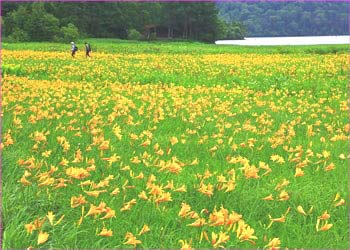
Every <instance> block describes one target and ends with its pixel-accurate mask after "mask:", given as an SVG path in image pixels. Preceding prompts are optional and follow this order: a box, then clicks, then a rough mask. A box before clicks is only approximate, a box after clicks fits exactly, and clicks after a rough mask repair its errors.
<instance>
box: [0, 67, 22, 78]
mask: <svg viewBox="0 0 350 250" xmlns="http://www.w3.org/2000/svg"><path fill="white" fill-rule="evenodd" d="M5 74H8V75H16V76H24V75H26V71H25V70H24V69H23V68H22V67H21V66H20V65H11V64H3V65H2V67H1V76H2V77H4V75H5Z"/></svg>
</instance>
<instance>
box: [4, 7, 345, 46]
mask: <svg viewBox="0 0 350 250" xmlns="http://www.w3.org/2000/svg"><path fill="white" fill-rule="evenodd" d="M348 7H349V3H344V2H343V3H341V2H337V3H330V2H326V3H325V2H313V3H310V2H307V3H302V2H251V3H240V2H108V3H107V2H3V3H2V16H3V18H2V36H3V37H4V38H5V39H4V40H6V41H10V42H20V41H22V42H23V41H57V42H70V41H73V40H76V39H78V38H82V37H94V38H120V39H130V40H156V39H163V40H165V39H167V40H169V39H181V40H196V41H204V42H213V41H215V40H220V39H229V40H234V39H243V38H244V37H245V36H302V35H306V36H314V35H345V34H348V30H349V29H348V19H347V17H348V13H347V12H348V9H349V8H348Z"/></svg>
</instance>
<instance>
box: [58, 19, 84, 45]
mask: <svg viewBox="0 0 350 250" xmlns="http://www.w3.org/2000/svg"><path fill="white" fill-rule="evenodd" d="M61 38H62V42H72V41H75V40H77V39H78V38H79V30H78V28H77V27H76V26H75V25H74V24H72V23H69V24H68V25H67V26H65V27H62V28H61ZM55 39H57V37H55Z"/></svg>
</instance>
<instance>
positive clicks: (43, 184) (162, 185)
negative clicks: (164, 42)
mask: <svg viewBox="0 0 350 250" xmlns="http://www.w3.org/2000/svg"><path fill="white" fill-rule="evenodd" d="M45 46H46V47H45ZM57 46H58V49H57V50H54V49H50V47H49V45H45V44H42V46H40V47H41V49H40V50H37V49H36V47H35V46H34V45H33V48H32V49H31V48H30V44H29V45H25V46H24V45H23V48H22V49H21V45H16V46H14V47H11V45H6V44H5V45H4V46H3V49H2V64H3V79H2V112H3V117H2V118H3V121H2V143H1V149H2V185H3V186H2V191H3V193H2V214H3V223H4V225H3V226H4V234H3V247H7V248H8V247H16V248H26V247H45V248H46V247H54V248H67V247H69V248H73V247H94V248H107V247H109V248H111V247H131V248H132V247H145V248H146V247H147V248H151V247H173V248H180V247H182V248H190V247H193V248H198V247H202V248H220V247H238V248H255V247H266V248H269V249H278V248H279V247H288V248H293V247H299V248H300V247H309V248H310V247H328V248H334V247H344V248H345V247H349V237H348V235H349V221H348V209H349V193H348V185H349V183H348V168H347V166H348V159H349V158H350V152H349V135H350V125H349V119H348V112H349V106H348V103H347V100H348V94H347V82H348V78H347V77H348V68H349V60H348V55H347V54H346V53H342V52H340V53H327V52H326V53H322V54H321V53H314V52H308V51H307V49H305V50H303V49H298V50H296V52H293V49H290V48H289V49H288V53H279V52H278V50H272V51H271V53H268V51H266V49H264V48H254V49H251V50H249V51H246V52H244V53H242V51H240V50H241V48H239V47H238V48H234V47H225V48H224V49H221V48H220V49H216V48H217V47H215V46H214V45H206V46H204V45H199V44H192V45H188V47H189V48H188V50H189V51H190V52H189V53H186V49H187V47H182V50H181V51H177V49H176V46H177V44H176V43H174V44H171V45H169V47H166V48H160V49H159V48H158V47H157V46H158V45H151V44H150V45H147V46H150V49H149V50H147V49H144V48H145V47H144V46H145V45H141V47H140V48H139V49H138V48H137V46H136V45H135V44H130V45H127V44H123V45H122V49H119V50H117V51H114V50H112V49H108V48H109V47H108V46H109V43H107V44H106V45H105V47H104V48H106V49H101V50H99V51H97V52H95V51H94V48H93V54H92V58H87V59H86V58H85V56H84V55H83V52H81V51H79V52H78V54H77V57H76V58H74V59H73V58H71V57H70V54H69V51H64V50H65V49H67V50H69V46H68V48H66V47H67V46H66V45H57ZM65 46H66V47H65ZM128 46H130V50H128ZM135 46H136V47H135ZM182 46H184V45H182ZM186 46H187V45H186ZM45 48H46V50H45ZM330 52H331V51H330Z"/></svg>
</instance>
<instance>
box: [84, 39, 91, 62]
mask: <svg viewBox="0 0 350 250" xmlns="http://www.w3.org/2000/svg"><path fill="white" fill-rule="evenodd" d="M90 52H91V47H90V44H88V43H87V42H85V57H86V58H87V57H91V56H90Z"/></svg>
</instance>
